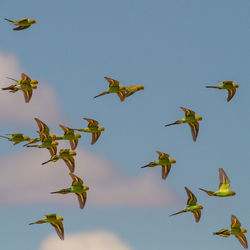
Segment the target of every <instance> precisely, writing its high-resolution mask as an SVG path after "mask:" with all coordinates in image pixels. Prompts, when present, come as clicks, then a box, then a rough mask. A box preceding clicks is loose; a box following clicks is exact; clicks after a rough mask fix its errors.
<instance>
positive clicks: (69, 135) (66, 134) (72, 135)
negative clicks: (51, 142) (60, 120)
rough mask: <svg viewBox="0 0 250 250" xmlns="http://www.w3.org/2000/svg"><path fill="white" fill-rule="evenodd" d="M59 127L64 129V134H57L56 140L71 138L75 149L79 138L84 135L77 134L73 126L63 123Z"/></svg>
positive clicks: (70, 140) (71, 144) (71, 145)
mask: <svg viewBox="0 0 250 250" xmlns="http://www.w3.org/2000/svg"><path fill="white" fill-rule="evenodd" d="M59 127H60V128H61V129H62V130H63V131H64V135H61V136H57V137H56V140H69V142H70V147H71V149H72V150H75V149H76V147H77V144H78V140H79V139H80V138H81V137H82V136H81V135H80V134H75V131H74V129H72V128H68V127H66V126H63V125H59Z"/></svg>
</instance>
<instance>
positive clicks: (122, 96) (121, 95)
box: [116, 91, 126, 102]
mask: <svg viewBox="0 0 250 250" xmlns="http://www.w3.org/2000/svg"><path fill="white" fill-rule="evenodd" d="M116 94H117V95H118V97H119V98H120V100H121V102H123V101H124V100H125V97H126V96H125V93H124V91H119V92H117V93H116Z"/></svg>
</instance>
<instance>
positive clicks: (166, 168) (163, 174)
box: [161, 164, 171, 180]
mask: <svg viewBox="0 0 250 250" xmlns="http://www.w3.org/2000/svg"><path fill="white" fill-rule="evenodd" d="M170 169H171V164H168V165H162V168H161V177H162V179H163V180H165V179H166V178H167V176H168V174H169V172H170Z"/></svg>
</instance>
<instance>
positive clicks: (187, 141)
mask: <svg viewBox="0 0 250 250" xmlns="http://www.w3.org/2000/svg"><path fill="white" fill-rule="evenodd" d="M249 9H250V3H249V1H246V0H241V1H232V0H221V1H215V0H210V1H198V0H189V1H185V0H175V1H169V0H168V1H163V0H162V1H159V0H155V1H149V0H144V1H141V0H137V1H132V0H131V1H130V0H127V1H121V0H118V1H117V0H113V1H111V0H106V1H100V0H92V1H80V0H75V1H57V0H54V1H53V2H52V1H48V0H44V1H28V0H24V1H21V2H20V1H17V0H13V1H11V2H10V1H3V2H2V3H1V10H0V13H1V16H2V21H1V22H0V30H1V36H0V51H1V52H3V53H11V54H13V55H14V56H15V58H16V59H17V60H18V63H19V64H20V65H21V69H22V70H23V72H25V73H26V74H28V75H29V76H31V77H32V78H35V79H38V80H39V81H43V82H46V83H47V84H49V86H50V87H51V88H53V89H54V90H55V91H56V94H57V97H58V106H59V107H60V110H61V111H62V112H63V113H64V115H65V117H64V118H61V120H59V121H58V123H57V124H58V125H59V124H65V125H68V126H69V127H82V126H85V125H86V123H85V122H84V121H83V120H82V118H83V117H90V118H94V119H96V120H98V121H100V123H101V125H103V126H104V127H105V128H106V130H105V132H104V133H103V134H102V136H101V137H100V139H99V141H98V143H96V144H95V145H94V146H91V145H90V138H89V137H87V136H84V139H83V140H82V141H81V142H80V143H79V144H80V146H81V147H82V148H84V149H85V150H88V151H91V152H92V153H93V154H96V155H98V156H100V157H104V158H105V159H108V160H109V161H110V162H112V164H113V165H114V166H115V167H116V168H117V170H119V171H122V173H124V174H126V175H127V176H130V177H133V176H141V175H143V174H144V172H145V171H148V172H150V173H151V172H152V173H156V174H159V180H158V181H159V185H161V186H166V188H168V189H171V190H173V191H174V193H175V194H176V195H177V198H176V199H178V202H177V204H165V205H163V206H161V207H150V206H148V207H147V206H145V207H143V206H140V207H126V206H124V207H119V206H114V205H112V206H111V205H110V206H106V207H102V206H100V207H98V206H95V205H89V206H88V204H87V206H86V209H84V210H83V211H80V210H79V209H78V207H76V206H64V205H62V204H51V203H49V202H48V203H43V204H37V205H36V204H26V205H25V204H9V203H6V204H4V203H2V206H1V208H0V219H1V221H2V225H4V226H3V227H2V230H1V235H2V238H3V241H2V243H1V244H2V246H3V249H10V250H12V249H17V248H18V247H19V248H20V249H26V250H34V249H39V247H40V245H41V242H42V241H43V240H44V239H45V237H47V236H48V234H49V233H53V231H52V229H49V228H48V226H45V225H42V226H39V225H38V226H34V227H33V228H30V227H28V226H27V224H28V223H29V222H31V221H33V220H36V219H39V218H40V217H41V216H43V214H46V213H48V212H49V211H55V212H57V213H58V214H60V215H63V216H64V218H65V232H66V233H67V232H69V233H74V232H80V231H88V230H97V229H104V230H110V231H112V232H115V233H116V234H117V235H118V236H119V237H120V238H121V239H122V240H124V241H125V242H127V243H128V244H129V245H130V246H131V248H132V249H135V250H163V249H171V250H172V249H174V250H181V249H187V250H189V249H190V250H191V249H192V250H196V249H197V250H198V249H203V250H210V249H239V248H240V247H241V246H240V245H239V243H238V241H237V240H236V239H232V238H233V237H230V238H229V239H224V238H220V237H215V236H213V235H212V232H214V231H216V230H219V229H221V228H224V227H229V226H230V216H231V214H235V215H236V216H237V217H238V218H239V220H240V221H241V223H242V225H243V226H244V227H246V228H249V225H250V221H249V216H248V214H249V209H250V202H249V199H248V196H249V193H248V189H249V177H248V176H249V175H250V168H249V167H248V166H249V164H250V163H249V162H250V160H249V139H250V136H249V122H250V118H249V112H248V110H249V108H248V107H249V94H248V93H249V91H250V86H249V82H250V75H249V63H250V52H249V51H250V50H249V44H250V18H249ZM22 17H29V18H35V19H36V20H37V23H36V24H35V25H33V26H32V27H31V28H30V29H27V30H24V31H21V32H14V31H12V26H11V25H10V24H9V23H7V22H5V21H4V20H3V18H9V19H18V18H22ZM21 72H22V71H20V72H17V73H16V74H17V75H19V74H20V73H21ZM1 74H3V75H4V74H7V73H5V72H1ZM6 76H9V75H6ZM104 76H108V77H111V78H114V79H117V80H119V81H120V82H121V84H124V85H133V84H142V85H144V86H145V90H144V91H141V92H138V93H136V94H134V95H133V96H131V97H129V98H128V99H126V100H125V102H124V103H121V102H120V101H119V99H118V98H117V96H115V95H107V96H102V97H100V98H97V99H93V96H95V95H97V94H99V93H101V92H102V91H104V90H105V89H106V88H107V83H106V81H105V79H104V78H103V77H104ZM10 77H11V76H10ZM218 80H233V81H236V82H238V83H239V85H240V88H239V89H238V90H237V93H236V95H235V97H234V99H233V100H232V101H231V102H230V103H227V102H226V96H227V93H225V92H224V91H219V90H213V89H206V88H205V86H206V85H207V84H214V83H216V82H217V81H218ZM8 83H9V82H8V81H7V80H5V83H4V84H5V85H6V84H8ZM36 91H37V92H38V91H39V86H38V89H37V90H36ZM5 94H6V95H8V93H5ZM32 98H33V99H35V98H36V96H35V94H34V96H33V97H32ZM33 99H32V101H33ZM20 100H21V99H20ZM22 101H23V100H22ZM27 105H32V102H31V103H29V104H27ZM40 105H41V107H40V108H42V107H43V105H44V103H43V102H41V104H40ZM179 106H184V107H187V108H190V109H192V110H195V111H196V113H197V114H199V115H201V116H203V120H202V121H201V123H200V132H199V136H198V139H197V142H196V143H194V142H193V141H192V138H191V133H190V131H189V127H188V126H186V125H179V126H173V127H169V128H165V127H164V124H167V123H169V122H173V121H176V120H177V119H179V118H182V117H183V112H182V111H181V110H180V109H179ZM16 108H17V107H16V106H8V107H6V109H16ZM36 115H37V117H40V116H39V113H37V114H36ZM55 116H56V114H55ZM42 118H43V117H41V119H42ZM42 120H43V119H42ZM47 123H48V125H49V124H50V122H49V120H48V121H47ZM35 125H36V124H35V122H34V121H33V120H32V119H31V120H30V123H29V124H23V123H20V124H18V123H13V122H12V121H11V120H8V119H5V120H4V121H2V122H1V125H0V129H1V133H0V134H3V133H8V132H12V131H16V130H18V131H23V132H25V133H26V134H31V133H33V135H35V131H36V130H35V129H36V126H35ZM8 128H11V130H12V131H8ZM51 129H52V130H55V131H58V133H61V131H60V130H59V129H58V126H57V125H53V126H51ZM31 131H32V132H31ZM59 131H60V132H59ZM0 149H1V152H2V153H0V154H1V157H2V158H4V157H7V156H8V157H10V155H12V156H13V157H14V156H15V154H16V153H22V152H24V150H23V148H22V147H18V146H16V147H15V148H13V147H12V145H10V143H8V142H6V141H4V140H3V141H1V144H0ZM156 150H159V151H163V152H166V153H169V154H170V156H172V157H173V158H175V159H176V161H177V162H176V164H175V165H174V166H173V167H172V170H171V172H170V174H169V176H168V178H167V180H166V181H165V182H163V181H162V180H161V179H160V169H158V168H154V169H140V166H143V165H145V164H147V163H148V162H150V161H152V160H155V159H156V158H157V155H156V153H155V151H156ZM6 154H7V156H6ZM42 160H43V159H41V161H42ZM27 161H28V159H27ZM16 167H17V168H21V167H22V164H20V166H16ZM38 167H40V166H38ZM90 167H91V166H90ZM101 167H102V166H100V168H101ZM219 168H223V169H224V170H225V171H226V173H227V174H228V176H229V178H230V180H231V188H232V189H233V190H235V191H236V193H237V195H236V196H235V197H231V198H225V199H217V198H213V197H208V196H206V195H205V194H204V193H201V191H199V190H198V188H199V187H203V188H208V189H212V190H213V189H216V188H217V186H218V182H219V178H218V169H219ZM0 171H1V170H0ZM0 173H1V172H0ZM13 174H15V173H13ZM0 176H1V174H0ZM9 178H10V182H11V176H10V177H9ZM0 179H1V177H0ZM45 182H46V180H45ZM10 185H11V184H10ZM48 185H49V184H48ZM67 185H68V183H67ZM184 186H187V187H189V188H190V189H191V191H193V192H194V193H195V194H196V195H197V198H198V201H199V203H200V204H202V205H203V206H204V210H203V211H202V218H201V221H200V222H199V223H198V224H196V223H195V222H194V218H193V216H192V215H191V214H183V215H179V216H176V217H169V214H171V213H174V212H176V211H178V210H180V209H182V207H184V206H185V204H186V194H185V190H184ZM127 188H128V189H129V188H130V187H129V186H128V187H127ZM17 192H18V190H17ZM131 193H133V190H132V189H131ZM20 195H21V194H20ZM106 195H107V196H108V195H109V194H108V193H107V194H106ZM154 195H155V196H157V193H155V194H154ZM1 196H4V194H2V193H1ZM58 198H59V197H58ZM75 205H76V204H75ZM13 236H15V239H16V240H13ZM65 237H67V234H66V235H65ZM20 246H21V247H20Z"/></svg>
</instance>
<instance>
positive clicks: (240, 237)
mask: <svg viewBox="0 0 250 250" xmlns="http://www.w3.org/2000/svg"><path fill="white" fill-rule="evenodd" d="M235 237H236V238H237V239H238V241H239V242H240V244H241V245H242V246H243V247H244V248H248V243H247V238H246V236H245V235H244V234H243V233H240V234H235Z"/></svg>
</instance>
